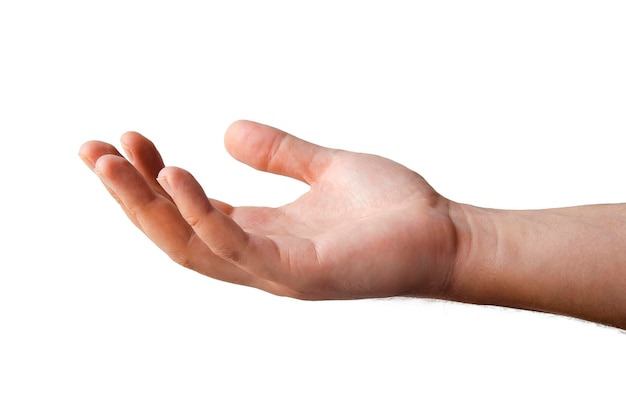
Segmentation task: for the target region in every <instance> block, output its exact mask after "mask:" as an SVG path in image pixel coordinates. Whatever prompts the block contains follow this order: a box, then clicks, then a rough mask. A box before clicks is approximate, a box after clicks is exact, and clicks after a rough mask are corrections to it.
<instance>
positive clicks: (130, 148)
mask: <svg viewBox="0 0 626 418" xmlns="http://www.w3.org/2000/svg"><path fill="white" fill-rule="evenodd" d="M120 142H121V143H122V148H124V152H125V153H126V156H127V157H128V160H129V161H130V162H131V163H132V164H133V165H134V166H135V168H136V169H137V170H138V171H139V172H140V173H141V174H142V175H143V177H144V178H145V179H146V181H147V182H148V184H149V185H150V186H151V187H152V188H154V190H155V191H157V192H158V193H160V194H161V195H163V196H165V197H167V198H168V199H169V195H168V194H167V193H166V192H165V191H164V190H163V189H162V188H161V185H160V184H159V183H158V182H157V181H156V177H157V175H158V174H159V171H161V169H162V168H163V167H164V164H163V158H161V154H159V151H158V150H157V149H156V147H155V145H154V143H153V142H152V141H150V140H149V139H148V138H146V137H144V136H143V135H141V134H139V133H137V132H126V133H125V134H124V135H122V137H121V139H120Z"/></svg>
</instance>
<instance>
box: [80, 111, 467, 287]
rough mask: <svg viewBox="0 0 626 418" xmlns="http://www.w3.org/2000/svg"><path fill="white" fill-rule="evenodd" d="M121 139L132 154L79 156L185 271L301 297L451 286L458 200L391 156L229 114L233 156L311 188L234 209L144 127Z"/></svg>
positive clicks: (101, 151) (97, 148) (111, 151)
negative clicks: (453, 213)
mask: <svg viewBox="0 0 626 418" xmlns="http://www.w3.org/2000/svg"><path fill="white" fill-rule="evenodd" d="M121 142H122V146H123V147H124V149H125V152H126V155H127V156H128V157H129V160H130V161H129V160H127V159H125V158H124V157H122V155H121V154H120V153H119V152H118V151H117V150H116V149H115V148H114V147H113V146H112V145H110V144H107V143H103V142H97V141H91V142H87V143H85V144H84V145H83V146H82V147H81V149H80V153H79V154H80V156H81V158H82V159H83V160H84V161H85V162H86V164H87V165H88V166H89V167H90V168H91V169H93V170H94V172H95V173H96V174H97V175H98V176H99V177H100V179H101V180H102V182H103V183H104V184H105V186H106V187H107V189H108V191H109V192H110V193H111V195H112V196H113V197H114V198H115V199H116V200H117V201H118V202H119V204H120V205H121V206H122V208H123V209H124V211H125V212H126V214H127V215H128V217H129V218H130V219H131V220H132V221H133V222H134V224H135V225H136V226H137V227H138V228H139V229H141V230H142V231H143V232H144V233H145V234H146V235H147V236H148V237H149V238H150V239H151V240H152V241H153V242H154V243H155V244H156V245H158V246H159V247H160V248H161V249H162V250H163V251H165V252H166V253H167V254H168V255H169V256H170V257H171V258H172V259H173V260H174V261H176V262H178V263H180V264H181V265H183V266H185V267H188V268H190V269H193V270H195V271H197V272H199V273H202V274H204V275H207V276H210V277H213V278H216V279H220V280H224V281H228V282H232V283H237V284H242V285H247V286H253V287H256V288H259V289H263V290H265V291H268V292H271V293H274V294H277V295H284V296H291V297H296V298H300V299H353V298H368V297H389V296H425V297H441V296H442V295H444V294H445V292H446V289H447V288H448V287H449V286H450V281H451V280H452V277H453V275H454V262H455V258H456V239H457V238H456V234H457V232H456V229H455V226H454V223H453V222H452V220H451V217H450V215H449V213H450V210H451V205H454V203H453V202H451V201H449V200H447V199H445V198H443V197H442V196H440V195H439V194H438V193H437V192H435V190H433V188H432V187H430V186H429V185H428V184H427V183H426V181H425V180H424V179H423V178H422V177H421V176H419V175H418V174H416V173H415V172H413V171H411V170H409V169H407V168H406V167H404V166H402V165H400V164H398V163H395V162H393V161H390V160H388V159H385V158H382V157H379V156H374V155H367V154H358V153H352V152H347V151H342V150H336V149H330V148H324V147H320V146H318V145H314V144H312V143H309V142H306V141H303V140H301V139H298V138H296V137H294V136H292V135H289V134H287V133H285V132H282V131H280V130H278V129H274V128H272V127H269V126H265V125H260V124H257V123H253V122H248V121H239V122H235V123H234V124H232V125H231V126H230V127H229V129H228V130H227V132H226V135H225V146H226V148H227V150H228V151H229V153H230V154H231V155H232V156H233V157H234V158H236V159H238V160H239V161H242V162H244V163H246V164H248V165H250V166H252V167H254V168H256V169H260V170H263V171H267V172H271V173H275V174H281V175H286V176H289V177H292V178H294V179H297V180H300V181H303V182H305V183H307V184H308V185H309V186H310V189H309V191H308V192H307V193H305V194H304V195H302V196H301V197H300V198H298V199H297V200H295V201H294V202H292V203H289V204H286V205H284V206H281V207H278V208H267V207H232V206H230V205H228V204H226V203H223V202H220V201H218V200H214V199H209V198H207V197H206V195H205V193H204V191H203V189H202V188H201V186H200V185H199V184H198V182H197V181H196V180H195V179H194V178H193V177H192V175H191V174H189V173H188V172H187V171H185V170H183V169H180V168H175V167H164V164H163V160H162V159H161V156H160V155H159V153H158V151H157V149H156V148H155V146H154V144H153V143H152V142H150V141H149V140H148V139H146V138H144V137H143V136H141V135H140V134H138V133H134V132H129V133H126V134H124V135H123V136H122V138H121ZM131 162H132V163H131Z"/></svg>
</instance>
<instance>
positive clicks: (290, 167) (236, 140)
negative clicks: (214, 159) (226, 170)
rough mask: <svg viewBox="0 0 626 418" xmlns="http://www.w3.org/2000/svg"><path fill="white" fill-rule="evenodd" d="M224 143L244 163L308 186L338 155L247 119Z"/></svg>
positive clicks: (233, 126) (235, 126)
mask: <svg viewBox="0 0 626 418" xmlns="http://www.w3.org/2000/svg"><path fill="white" fill-rule="evenodd" d="M224 144H225V146H226V149H227V150H228V152H229V153H230V154H231V155H232V156H233V157H234V158H235V159H237V160H239V161H241V162H242V163H244V164H247V165H249V166H251V167H254V168H256V169H257V170H262V171H267V172H269V173H274V174H280V175H283V176H288V177H292V178H294V179H297V180H300V181H303V182H305V183H307V184H311V183H312V182H314V181H315V179H316V178H317V177H318V176H319V175H320V173H321V172H322V171H323V170H324V169H325V168H326V167H327V166H328V165H329V164H330V162H331V159H332V156H333V155H334V153H335V152H336V150H333V149H330V148H325V147H322V146H319V145H315V144H312V143H310V142H307V141H304V140H302V139H299V138H296V137H295V136H293V135H290V134H288V133H286V132H283V131H281V130H279V129H276V128H273V127H271V126H267V125H262V124H260V123H256V122H251V121H245V120H240V121H236V122H234V123H233V124H231V125H230V126H229V127H228V129H227V131H226V134H225V136H224Z"/></svg>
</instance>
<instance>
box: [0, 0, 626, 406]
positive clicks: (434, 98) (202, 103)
mask: <svg viewBox="0 0 626 418" xmlns="http://www.w3.org/2000/svg"><path fill="white" fill-rule="evenodd" d="M624 22H626V6H624V2H621V1H614V2H610V1H587V2H584V1H549V0H548V1H546V0H543V1H523V2H522V1H519V2H503V1H438V2H416V1H406V2H401V1H388V0H387V1H384V2H383V1H379V2H372V1H352V2H347V1H337V0H335V1H319V0H318V1H315V2H296V1H264V2H263V1H232V0H229V1H219V2H218V1H204V2H200V1H198V2H192V1H180V0H179V1H176V2H173V1H171V2H165V1H144V2H140V1H132V0H126V1H108V2H88V1H75V2H70V1H46V2H44V1H39V2H36V1H19V2H18V1H9V0H3V1H2V2H1V3H0V138H1V140H2V142H1V143H2V159H1V160H2V163H1V164H0V175H1V177H0V178H1V181H2V192H3V193H2V197H1V199H2V205H1V206H0V211H1V215H2V216H1V218H0V231H1V232H0V234H1V235H0V240H1V243H2V252H1V257H2V259H1V264H0V416H2V417H7V418H9V417H11V418H12V417H50V416H59V417H61V416H62V417H113V416H115V417H200V416H216V417H217V416H219V417H234V416H237V417H242V416H272V417H320V416H324V417H347V416H390V417H391V416H393V417H409V416H411V417H412V416H430V417H433V416H546V417H547V416H550V417H553V416H572V415H574V414H576V415H577V416H602V417H612V416H621V417H623V416H624V414H625V413H626V406H625V405H624V392H623V382H624V376H625V375H626V360H625V353H626V335H625V334H624V333H623V332H620V331H618V330H615V329H612V328H607V327H602V326H598V325H595V324H591V323H586V322H583V321H579V320H574V319H569V318H563V317H556V316H552V315H546V314H540V313H531V312H524V311H516V310H511V309H505V308H497V307H481V306H473V305H462V304H456V303H450V302H440V301H429V300H404V299H390V300H368V301H350V302H302V301H297V300H291V299H286V298H279V297H275V296H272V295H269V294H266V293H263V292H261V291H258V290H255V289H248V288H243V287H239V286H234V285H229V284H225V283H221V282H217V281H215V280H212V279H209V278H206V277H203V276H200V275H198V274H196V273H194V272H191V271H188V270H185V269H183V268H182V267H180V266H178V265H176V264H174V263H173V262H172V261H170V259H169V258H168V257H167V256H165V255H164V254H162V253H161V252H159V251H158V250H157V249H156V247H155V246H154V245H153V244H152V243H151V242H149V241H148V240H147V239H146V238H145V237H144V236H143V235H142V234H141V233H140V232H139V231H137V230H136V229H134V227H133V226H132V224H131V223H130V222H129V221H128V220H127V219H126V218H125V217H124V215H123V213H122V212H121V210H119V208H118V207H117V205H116V203H115V202H114V201H113V200H112V199H111V198H110V197H109V196H108V194H107V193H106V192H105V190H104V189H103V188H102V187H101V185H100V183H99V182H98V180H97V178H96V177H95V176H94V175H93V174H92V173H90V171H89V170H88V169H87V168H86V167H85V166H84V165H83V163H82V162H81V161H80V159H79V158H78V156H77V151H78V148H79V147H80V145H81V144H82V142H84V141H86V140H90V139H99V140H104V141H108V142H112V143H114V144H118V139H119V136H120V135H121V134H122V133H123V132H125V131H127V130H136V131H139V132H142V133H143V134H145V135H146V136H148V137H149V138H151V139H152V140H153V141H155V142H156V143H157V145H158V146H159V147H160V149H161V150H162V152H163V154H164V157H165V160H166V163H167V164H172V165H178V166H182V167H185V168H187V169H189V170H190V171H192V172H193V173H194V174H195V175H196V176H197V177H198V178H199V179H200V181H201V182H202V183H203V185H204V186H205V188H206V191H207V193H208V194H209V195H211V196H213V197H215V198H218V199H221V200H224V201H227V202H229V203H232V204H235V205H239V204H253V205H280V204H282V203H286V202H288V201H290V200H292V199H293V198H295V197H296V196H297V195H298V194H300V193H302V192H303V191H304V190H305V189H304V187H303V186H302V185H301V184H297V183H295V182H294V181H290V180H288V179H284V178H276V177H274V176H271V175H268V174H264V173H259V172H256V171H254V170H252V169H250V168H248V167H246V166H244V165H242V164H240V163H237V162H235V161H234V160H232V159H231V158H230V157H229V156H228V154H227V153H226V152H225V150H224V149H223V144H222V138H223V132H224V130H225V129H226V127H227V126H228V125H229V124H230V123H231V122H232V121H234V120H237V119H241V118H245V119H253V120H256V121H259V122H263V123H267V124H270V125H274V126H276V127H279V128H282V129H284V130H286V131H289V132H291V133H293V134H295V135H297V136H300V137H302V138H305V139H307V140H310V141H312V142H317V143H319V144H322V145H326V146H331V147H336V148H344V149H350V150H354V151H363V152H371V153H376V154H380V155H383V156H386V157H389V158H392V159H395V160H397V161H399V162H401V163H403V164H405V165H407V166H409V167H411V168H412V169H414V170H416V171H418V172H420V173H421V174H422V175H423V176H424V177H425V178H426V179H427V180H428V181H429V182H430V183H431V184H432V185H433V186H434V187H435V188H436V189H437V190H438V191H439V192H440V193H442V194H444V195H445V196H447V197H449V198H451V199H453V200H456V201H460V202H465V203H471V204H474V205H478V206H488V207H496V208H516V209H521V208H545V207H555V206H569V205H579V204H588V203H609V202H622V201H625V200H626V189H625V188H624V178H625V175H626V168H625V167H626V165H625V164H624V156H623V151H622V150H623V143H624V142H625V140H626V123H625V120H626V119H625V115H626V99H625V98H626V81H625V80H626V77H624V74H626V25H625V24H624Z"/></svg>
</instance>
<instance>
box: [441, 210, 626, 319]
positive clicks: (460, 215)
mask: <svg viewBox="0 0 626 418" xmlns="http://www.w3.org/2000/svg"><path fill="white" fill-rule="evenodd" d="M455 213H456V217H457V222H456V224H457V226H458V230H459V238H460V239H459V250H458V254H457V256H458V268H457V270H456V272H455V280H454V282H453V283H454V285H453V286H452V287H451V289H450V294H449V297H450V298H451V299H453V300H458V301H463V302H470V303H478V304H493V305H501V306H509V307H514V308H522V309H530V310H537V311H544V312H551V313H556V314H563V315H568V316H572V317H577V318H581V319H586V320H589V321H594V322H598V323H603V324H607V325H612V326H616V327H620V328H624V329H626V205H623V204H621V205H617V204H616V205H588V206H578V207H569V208H559V209H546V210H531V211H503V210H491V209H483V208H476V207H472V206H468V205H459V206H457V210H456V212H455Z"/></svg>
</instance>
